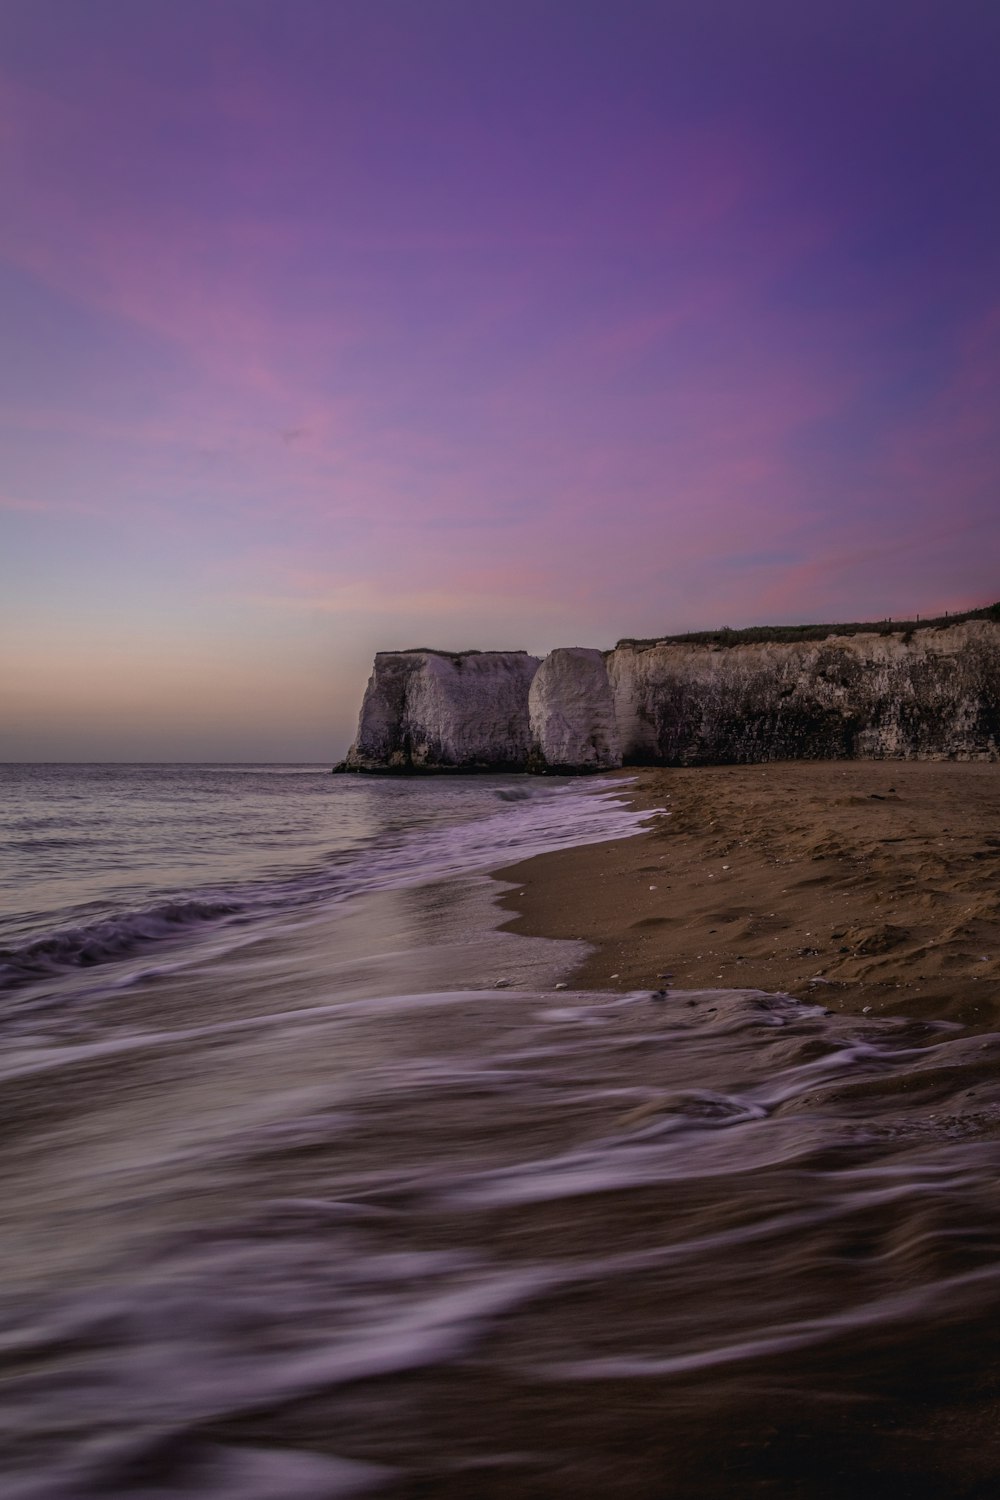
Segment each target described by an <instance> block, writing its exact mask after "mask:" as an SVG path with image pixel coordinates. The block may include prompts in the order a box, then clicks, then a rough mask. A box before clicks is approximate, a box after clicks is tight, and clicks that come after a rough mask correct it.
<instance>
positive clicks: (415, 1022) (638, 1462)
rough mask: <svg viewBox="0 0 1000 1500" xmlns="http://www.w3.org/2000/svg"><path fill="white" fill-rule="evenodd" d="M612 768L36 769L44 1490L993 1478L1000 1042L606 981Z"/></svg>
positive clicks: (882, 1489)
mask: <svg viewBox="0 0 1000 1500" xmlns="http://www.w3.org/2000/svg"><path fill="white" fill-rule="evenodd" d="M627 792H628V783H627V781H626V780H625V779H623V778H621V777H614V778H607V779H601V778H594V779H590V780H586V781H582V780H560V779H552V780H548V779H542V780H539V779H531V778H526V777H521V776H506V777H500V776H497V777H494V776H469V777H458V776H456V777H435V778H427V779H421V778H400V779H394V778H380V777H364V776H337V777H334V776H331V775H330V774H329V768H328V767H323V766H311V765H259V766H251V765H227V766H222V765H205V766H195V765H183V766H153V765H134V766H129V765H80V766H71V765H25V766H16V765H4V766H0V1122H2V1129H0V1267H2V1277H0V1494H2V1495H3V1496H4V1497H5V1500H110V1497H114V1500H139V1497H142V1500H187V1497H190V1500H196V1497H203V1500H334V1497H341V1496H353V1495H360V1494H373V1495H380V1496H386V1497H388V1500H397V1497H398V1500H403V1497H414V1500H418V1497H442V1500H459V1497H462V1500H470V1497H471V1500H479V1497H483V1500H499V1497H504V1500H508V1497H522V1496H523V1497H526V1500H543V1497H552V1500H554V1497H571V1496H572V1497H576V1500H580V1497H582V1500H589V1497H595V1500H596V1497H605V1496H611V1497H622V1500H681V1497H692V1500H700V1497H709V1500H714V1497H720V1500H721V1497H724V1496H725V1497H730V1496H732V1497H736V1496H739V1497H742V1496H744V1495H761V1496H774V1497H780V1500H835V1497H836V1500H842V1497H844V1496H848V1495H849V1496H851V1497H852V1500H857V1497H872V1500H874V1497H882V1496H890V1495H891V1496H893V1497H894V1500H895V1497H904V1500H906V1497H909V1500H931V1497H938V1496H940V1497H945V1496H947V1497H949V1500H962V1497H966V1500H978V1497H986V1496H987V1495H988V1496H991V1497H992V1496H993V1495H995V1494H996V1492H997V1484H998V1476H1000V1420H998V1418H1000V1321H998V1312H1000V1194H998V1191H997V1182H998V1180H1000V1084H998V1082H997V1078H998V1068H997V1063H998V1059H1000V1037H998V1036H996V1035H994V1034H991V1033H983V1032H971V1031H966V1030H963V1029H961V1028H959V1027H957V1026H955V1025H953V1024H944V1023H940V1024H934V1023H928V1022H926V1021H921V1022H917V1021H912V1022H910V1021H906V1020H899V1019H879V1018H873V1017H866V1016H861V1015H859V1016H850V1015H843V1014H831V1013H830V1012H828V1011H827V1010H826V1009H825V1008H824V1006H823V1005H822V1004H820V1003H803V1002H801V1001H799V1000H795V999H793V998H791V997H789V996H783V995H770V994H764V993H761V992H759V991H754V990H711V991H698V992H691V993H688V992H684V991H677V990H670V991H666V992H664V991H662V990H657V989H655V988H653V987H651V988H650V989H648V990H641V991H629V992H625V993H622V992H615V993H604V994H602V993H592V992H584V991H579V990H575V989H573V988H572V974H573V972H574V969H575V968H576V967H577V965H578V964H579V962H580V960H581V958H582V957H583V956H584V955H585V952H586V949H585V947H584V945H583V944H582V943H581V942H579V941H575V940H574V941H555V940H549V939H541V938H528V937H524V936H521V935H518V934H515V933H511V932H508V931H504V930H503V923H504V921H505V920H506V918H507V917H508V915H509V914H508V913H507V912H505V911H503V910H502V909H501V908H500V907H499V906H498V903H497V898H498V896H499V895H501V894H503V893H505V892H511V891H514V892H516V891H517V889H518V886H517V884H516V879H515V878H514V877H513V876H508V877H507V878H505V879H499V880H498V879H497V878H495V872H496V871H502V870H507V869H508V868H509V867H511V866H513V865H516V864H517V863H518V862H520V861H522V860H524V859H527V858H529V857H530V856H532V855H534V854H537V853H541V852H544V851H547V850H553V849H561V848H569V847H573V846H576V845H581V844H586V843H594V842H599V841H602V840H608V839H623V838H628V837H632V836H635V835H638V834H641V832H642V831H643V828H644V827H646V826H647V822H648V818H649V817H650V816H651V815H650V814H648V813H642V812H637V811H635V810H634V809H633V808H632V807H631V806H630V805H629V803H628V800H627Z"/></svg>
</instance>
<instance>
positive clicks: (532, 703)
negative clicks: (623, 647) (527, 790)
mask: <svg viewBox="0 0 1000 1500" xmlns="http://www.w3.org/2000/svg"><path fill="white" fill-rule="evenodd" d="M528 717H529V721H530V727H531V769H532V770H539V771H543V770H548V771H601V770H607V769H609V768H611V767H613V766H620V765H621V763H622V755H621V746H620V745H619V741H618V727H617V725H616V723H615V709H614V703H613V701H612V697H611V684H610V682H609V681H608V673H607V668H606V667H605V664H604V657H603V655H602V653H601V652H600V651H592V650H589V649H587V648H586V647H583V646H565V647H562V648H561V649H559V650H558V651H552V652H550V653H549V655H548V656H547V657H546V658H545V660H544V661H543V662H542V664H541V666H540V667H539V668H538V671H537V672H536V673H535V676H534V679H533V681H532V684H531V690H530V692H529V694H528Z"/></svg>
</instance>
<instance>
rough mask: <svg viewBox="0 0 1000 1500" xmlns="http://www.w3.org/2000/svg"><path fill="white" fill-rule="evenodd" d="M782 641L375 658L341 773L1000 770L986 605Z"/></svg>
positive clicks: (995, 664) (992, 614)
mask: <svg viewBox="0 0 1000 1500" xmlns="http://www.w3.org/2000/svg"><path fill="white" fill-rule="evenodd" d="M839 632H849V633H839ZM779 633H780V632H778V631H774V632H764V634H765V636H766V637H767V638H765V639H763V640H760V639H757V640H749V641H748V640H746V639H745V636H746V635H748V634H749V635H752V634H753V632H745V633H744V636H743V637H742V638H741V637H740V636H739V633H738V632H728V633H727V632H718V633H716V637H715V638H714V639H710V640H708V641H692V640H685V639H679V640H678V639H673V640H660V641H620V642H619V643H618V645H617V646H616V647H615V649H614V650H613V651H610V652H608V653H606V654H604V653H601V652H600V651H594V650H590V649H586V648H583V647H577V646H574V647H566V648H562V649H560V650H557V651H553V652H551V653H550V655H549V656H548V657H546V658H545V660H544V661H542V662H540V661H539V659H538V657H535V656H528V655H527V654H526V653H525V652H523V651H483V652H462V653H459V654H454V655H453V654H449V653H447V652H441V651H385V652H380V653H379V655H378V656H376V658H375V670H374V671H373V673H372V676H371V679H370V681H369V683H368V688H367V691H366V693H365V698H364V703H363V704H362V708H361V717H360V721H359V724H358V735H357V739H356V741H355V743H354V744H353V745H352V746H351V749H350V750H349V752H348V756H347V760H346V761H345V762H344V765H343V767H342V768H341V769H344V770H354V771H366V770H368V771H406V770H456V771H457V770H477V769H496V770H532V771H539V772H544V771H599V770H604V769H607V768H609V767H613V766H618V765H621V764H622V763H623V762H624V764H625V765H675V766H689V765H711V764H716V765H717V764H725V763H727V762H728V763H735V764H738V763H743V762H753V761H765V760H830V759H841V758H851V757H861V758H867V759H915V758H925V757H938V758H943V757H949V758H952V759H960V760H970V759H990V760H996V759H1000V618H998V612H997V609H996V608H992V609H990V610H984V611H980V612H979V614H978V617H972V618H965V619H964V620H962V621H961V622H960V623H954V624H953V623H951V622H947V623H944V622H941V623H939V622H935V623H934V624H933V625H930V626H921V627H920V628H919V629H917V628H909V627H908V628H904V629H899V630H896V629H894V628H893V627H891V626H890V627H888V628H886V627H885V626H883V627H880V628H873V629H871V630H869V629H867V628H863V627H855V626H845V627H839V628H838V627H831V630H830V633H826V627H818V626H817V627H802V628H801V630H800V632H799V633H798V636H797V637H796V638H794V639H791V640H775V639H774V638H773V636H774V635H777V634H779ZM727 635H728V636H730V637H732V636H735V637H736V639H735V640H732V639H729V640H727V639H725V637H726V636H727ZM720 636H721V637H723V639H722V640H721V641H720V640H719V639H718V637H720Z"/></svg>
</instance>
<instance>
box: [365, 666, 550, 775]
mask: <svg viewBox="0 0 1000 1500" xmlns="http://www.w3.org/2000/svg"><path fill="white" fill-rule="evenodd" d="M538 665H539V659H538V657H537V656H529V655H528V654H527V652H525V651H463V652H458V653H454V654H452V653H449V652H444V651H380V652H379V653H378V655H377V656H376V657H375V667H374V670H373V672H372V675H371V677H370V678H369V679H368V687H367V689H366V691H365V696H364V701H363V703H362V705H361V715H360V718H359V721H358V734H357V738H356V740H355V742H354V744H353V745H352V746H351V748H350V750H349V751H348V752H347V759H346V761H345V762H344V763H343V766H342V767H341V768H340V769H343V770H349V771H475V770H504V771H510V770H523V769H524V768H525V766H526V765H527V762H528V755H529V750H530V732H529V726H528V689H529V688H530V686H531V680H532V678H533V677H534V675H535V672H536V671H537V669H538Z"/></svg>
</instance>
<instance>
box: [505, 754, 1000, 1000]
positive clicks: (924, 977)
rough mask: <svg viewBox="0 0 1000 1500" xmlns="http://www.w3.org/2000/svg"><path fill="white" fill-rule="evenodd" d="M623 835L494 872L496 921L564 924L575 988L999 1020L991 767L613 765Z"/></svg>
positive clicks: (999, 850) (998, 833)
mask: <svg viewBox="0 0 1000 1500" xmlns="http://www.w3.org/2000/svg"><path fill="white" fill-rule="evenodd" d="M619 779H620V780H621V782H622V793H623V796H624V798H625V800H626V801H627V802H629V803H630V804H631V805H632V806H633V807H635V808H641V809H655V808H662V809H664V811H663V812H661V813H658V814H656V815H654V817H653V819H652V821H651V825H650V827H649V829H648V831H647V832H645V833H642V834H639V835H637V836H635V837H632V838H627V839H617V840H611V841H609V842H607V843H602V844H592V845H585V846H581V847H577V848H573V849H568V850H562V851H558V852H555V853H551V854H542V855H538V856H535V857H534V858H532V859H530V860H527V861H523V862H521V863H518V864H514V865H510V866H507V867H506V868H504V869H500V870H496V871H494V872H493V873H494V878H495V879H497V880H501V881H504V882H507V883H511V884H513V885H514V886H515V889H514V890H508V891H507V892H505V893H503V894H501V895H500V896H499V897H498V901H499V905H500V907H501V909H503V910H505V911H507V912H509V913H510V914H511V915H510V916H509V918H508V920H507V921H506V922H505V923H504V924H503V926H504V929H506V930H508V931H511V932H515V933H520V934H522V935H524V936H532V937H549V938H574V939H577V940H582V941H584V942H585V943H587V944H588V945H589V946H590V948H591V950H592V951H591V953H590V955H589V956H588V957H587V958H586V959H585V960H584V961H583V963H582V964H581V965H579V966H578V968H576V969H575V970H574V971H573V973H572V974H571V975H570V976H568V978H569V982H570V985H571V987H573V988H576V989H593V990H596V989H600V990H611V991H614V990H621V991H626V990H635V989H644V988H645V989H650V990H656V989H660V988H666V989H668V990H669V989H676V990H704V989H720V988H725V989H755V990H763V991H766V992H769V993H783V994H790V995H794V996H795V997H797V998H799V999H810V1000H813V1001H818V1002H821V1003H822V1004H824V1005H826V1006H828V1007H829V1008H830V1009H831V1010H833V1011H838V1012H843V1013H846V1014H862V1013H864V1014H867V1013H870V1014H872V1015H873V1016H878V1015H906V1016H913V1017H917V1018H921V1019H926V1020H946V1021H953V1022H958V1023H960V1024H962V1025H964V1026H968V1027H972V1028H975V1029H991V1028H993V1027H995V1026H997V1025H998V1024H1000V903H998V901H997V894H996V893H997V886H998V875H1000V765H996V764H993V763H989V762H977V761H973V762H968V761H962V762H940V761H808V762H807V761H794V762H771V763H766V764H763V765H760V764H758V765H747V766H712V767H698V768H683V769H672V768H669V769H664V768H655V769H652V768H650V769H645V768H643V769H639V770H627V771H623V772H621V773H619Z"/></svg>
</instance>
